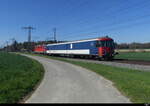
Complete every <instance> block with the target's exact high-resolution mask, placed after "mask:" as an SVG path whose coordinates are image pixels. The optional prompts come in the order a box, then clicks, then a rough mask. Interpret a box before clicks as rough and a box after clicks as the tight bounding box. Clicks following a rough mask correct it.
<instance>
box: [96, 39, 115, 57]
mask: <svg viewBox="0 0 150 106" xmlns="http://www.w3.org/2000/svg"><path fill="white" fill-rule="evenodd" d="M97 48H98V55H99V57H100V59H104V60H112V59H113V58H114V56H115V43H114V40H113V39H112V38H109V37H103V38H99V40H98V41H97Z"/></svg>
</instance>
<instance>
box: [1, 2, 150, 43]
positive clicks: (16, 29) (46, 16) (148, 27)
mask: <svg viewBox="0 0 150 106" xmlns="http://www.w3.org/2000/svg"><path fill="white" fill-rule="evenodd" d="M149 10H150V1H149V0H0V45H2V44H4V43H5V42H6V41H10V39H12V38H15V39H16V40H17V41H19V42H24V41H27V31H25V30H23V29H21V28H22V27H24V26H29V25H31V26H33V27H35V28H36V30H34V31H33V33H32V40H34V41H39V40H47V39H50V38H51V37H52V36H53V32H52V29H53V28H54V27H56V28H57V39H58V40H79V39H87V38H95V37H101V36H105V35H108V36H110V37H112V38H114V40H115V41H116V42H118V43H130V42H141V43H144V42H150V11H149Z"/></svg>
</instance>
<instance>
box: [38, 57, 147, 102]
mask: <svg viewBox="0 0 150 106" xmlns="http://www.w3.org/2000/svg"><path fill="white" fill-rule="evenodd" d="M39 56H43V55H39ZM43 57H46V58H50V59H56V60H60V61H65V62H68V63H71V64H75V65H78V66H81V67H84V68H86V69H89V70H91V71H94V72H96V73H97V74H100V75H102V76H103V77H105V78H106V79H108V80H111V81H112V82H113V83H114V86H116V87H117V88H118V90H119V91H120V92H121V93H122V94H123V95H125V96H127V97H128V98H129V99H130V100H131V101H132V102H134V103H150V72H144V71H139V70H132V69H127V68H117V67H113V66H107V65H101V64H95V63H87V62H80V61H71V60H67V59H65V58H58V57H49V56H43Z"/></svg>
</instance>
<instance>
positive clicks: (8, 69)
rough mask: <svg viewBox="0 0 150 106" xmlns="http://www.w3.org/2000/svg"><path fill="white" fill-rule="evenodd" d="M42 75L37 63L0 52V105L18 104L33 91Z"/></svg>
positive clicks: (40, 66)
mask: <svg viewBox="0 0 150 106" xmlns="http://www.w3.org/2000/svg"><path fill="white" fill-rule="evenodd" d="M43 73H44V70H43V67H42V65H41V64H39V63H38V62H37V61H34V60H31V59H29V58H27V57H24V56H20V55H17V54H9V53H4V52H0V104H1V103H18V102H19V101H20V100H21V99H23V97H24V96H26V95H27V94H28V93H30V92H31V91H32V90H33V88H34V87H35V85H36V84H37V83H38V82H39V81H40V80H41V79H42V77H43Z"/></svg>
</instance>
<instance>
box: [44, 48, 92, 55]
mask: <svg viewBox="0 0 150 106" xmlns="http://www.w3.org/2000/svg"><path fill="white" fill-rule="evenodd" d="M46 52H47V53H48V54H82V55H90V50H89V49H86V50H47V51H46Z"/></svg>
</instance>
